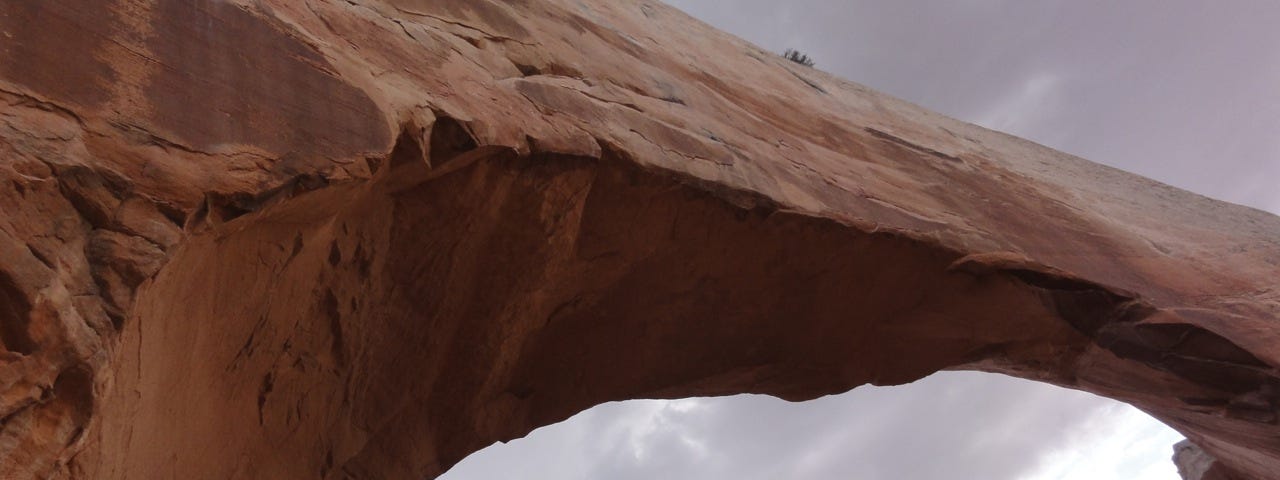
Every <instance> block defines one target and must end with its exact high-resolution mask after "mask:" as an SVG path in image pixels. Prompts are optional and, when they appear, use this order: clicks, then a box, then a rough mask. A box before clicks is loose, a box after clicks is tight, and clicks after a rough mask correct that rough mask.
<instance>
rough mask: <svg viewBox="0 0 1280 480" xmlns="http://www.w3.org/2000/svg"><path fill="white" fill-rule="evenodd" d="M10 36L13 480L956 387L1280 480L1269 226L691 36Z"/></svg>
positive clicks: (5, 28) (1241, 473)
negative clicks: (1090, 397)
mask: <svg viewBox="0 0 1280 480" xmlns="http://www.w3.org/2000/svg"><path fill="white" fill-rule="evenodd" d="M0 33H2V34H3V36H4V41H3V42H0V347H2V348H0V477H2V478H6V479H8V478H14V479H26V478H74V479H124V478H183V479H192V478H210V479H220V478H264V479H265V478H272V479H276V478H329V479H340V478H341V479H345V478H352V479H361V478H369V479H373V478H379V479H380V478H406V479H408V478H432V477H434V476H436V475H438V474H440V473H442V472H443V471H445V470H446V469H447V468H448V467H449V466H451V465H452V464H454V463H455V462H457V461H458V460H460V459H461V458H463V457H464V456H466V455H467V454H469V453H470V452H473V451H475V450H477V449H480V448H482V447H484V446H487V445H489V444H490V443H492V442H494V441H497V440H506V439H511V438H516V437H519V436H522V435H524V434H526V433H527V432H529V431H530V430H531V429H533V428H536V427H538V426H541V425H546V424H549V423H553V422H557V421H559V420H562V419H565V418H567V417H569V416H570V415H572V414H574V413H576V412H578V411H581V410H583V409H586V408H588V407H590V406H592V405H595V404H598V403H601V402H605V401H611V400H622V399H630V398H679V397H688V396H703V395H728V394H736V393H747V392H751V393H763V394H770V395H774V396H778V397H781V398H784V399H788V400H805V399H811V398H815V397H818V396H822V395H826V394H831V393H837V392H842V391H846V390H848V389H850V388H854V387H857V386H859V385H864V384H868V383H870V384H877V385H887V384H901V383H907V382H911V381H914V380H916V379H919V378H922V377H924V376H926V375H928V374H930V373H932V372H935V371H938V370H943V369H969V370H981V371H988V372H998V373H1004V374H1009V375H1014V376H1018V377H1022V378H1028V379H1033V380H1038V381H1043V382H1048V383H1052V384H1056V385H1061V386H1065V387H1069V388H1075V389H1081V390H1086V391H1090V392H1094V393H1097V394H1100V395H1104V396H1107V397H1110V398H1114V399H1117V400H1120V401H1124V402H1128V403H1130V404H1133V405H1135V406H1137V407H1138V408H1141V409H1142V410H1144V411H1146V412H1148V413H1150V414H1151V415H1153V416H1155V417H1156V418H1158V419H1160V420H1162V421H1164V422H1165V423H1167V424H1169V425H1170V426H1172V427H1173V428H1175V429H1177V430H1178V431H1180V432H1182V433H1183V434H1185V435H1186V436H1187V437H1188V438H1189V439H1190V440H1191V442H1192V443H1193V445H1188V446H1185V447H1183V448H1181V449H1180V452H1183V453H1184V454H1186V455H1189V456H1194V457H1195V460H1196V461H1197V462H1198V463H1197V465H1198V467H1197V471H1198V472H1200V473H1197V474H1198V475H1199V474H1203V475H1204V478H1231V479H1237V480H1244V479H1264V478H1275V476H1274V473H1272V472H1280V426H1278V425H1277V415H1278V410H1280V409H1278V403H1280V377H1278V375H1280V373H1278V372H1277V369H1276V367H1277V366H1278V365H1280V323H1277V319H1278V317H1280V290H1278V289H1277V279H1278V278H1280V275H1278V272H1280V243H1278V242H1280V219H1277V217H1274V216H1272V215H1269V214H1266V213H1263V212H1260V211H1256V210H1251V209H1248V208H1244V207H1239V206H1235V205H1230V204H1226V203H1223V202H1219V201H1215V200H1211V199H1207V198H1203V197H1200V196H1197V195H1194V194H1191V193H1188V192H1185V191H1181V190H1178V189H1175V188H1172V187H1168V186H1165V185H1162V184H1159V183H1157V182H1154V181H1150V180H1147V179H1144V178H1141V177H1137V176H1135V175H1131V174H1128V173H1124V172H1121V171H1117V170H1114V169H1111V168H1107V167H1104V166H1100V165H1097V164H1093V163H1090V162H1088V161H1085V160H1082V159H1079V158H1075V157H1071V156H1069V155H1066V154H1062V153H1059V152H1055V151H1053V150H1050V149H1047V148H1044V147H1041V146H1038V145H1035V144H1033V143H1031V142H1027V141H1023V140H1020V139H1017V138H1013V137H1010V136H1007V135H1003V134H1000V133H997V132H993V131H989V130H985V129H982V128H979V127H976V126H973V125H968V124H965V123H963V122H959V121H956V120H953V119H950V118H946V117H944V116H941V115H938V114H935V113H931V112H929V111H926V110H924V109H921V108H919V107H916V106H914V105H911V104H908V103H906V102H903V101H900V100H897V99H894V98H891V97H888V96H886V95H883V94H880V93H877V92H874V91H872V90H869V89H867V88H865V87H862V86H859V85H857V84H853V83H850V82H848V81H845V80H842V79H839V78H835V77H833V76H831V75H828V74H825V73H823V72H821V71H818V70H814V69H811V68H806V67H804V66H801V65H797V64H794V63H791V62H788V61H787V60H785V59H783V58H781V57H779V56H777V55H775V54H773V53H770V52H767V51H763V50H761V49H759V48H757V47H754V46H752V45H749V44H747V43H746V42H744V41H742V40H739V39H737V38H734V37H732V36H729V35H727V34H724V33H721V32H718V31H716V30H714V29H712V28H710V27H708V26H706V25H704V24H702V23H699V22H697V21H695V20H693V19H691V18H689V17H687V16H685V15H684V14H682V13H680V12H678V11H676V10H674V9H673V8H670V7H667V6H665V5H663V4H661V3H658V2H649V1H638V0H626V1H604V0H582V1H579V0H540V1H531V0H520V1H514V0H508V1H496V0H466V1H462V0H358V1H357V0H349V1H338V0H333V1H329V0H301V1H284V0H237V1H224V0H199V1H191V0H106V1H100V0H60V1H57V2H50V1H42V0H13V1H6V2H3V4H2V5H0ZM940 81H945V79H940Z"/></svg>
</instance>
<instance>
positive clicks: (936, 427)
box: [443, 0, 1280, 480]
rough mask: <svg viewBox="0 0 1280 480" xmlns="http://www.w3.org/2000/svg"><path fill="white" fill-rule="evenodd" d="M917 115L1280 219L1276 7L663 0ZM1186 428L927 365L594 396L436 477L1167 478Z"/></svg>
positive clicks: (980, 0) (1010, 0)
mask: <svg viewBox="0 0 1280 480" xmlns="http://www.w3.org/2000/svg"><path fill="white" fill-rule="evenodd" d="M668 3H670V4H672V5H674V6H676V7H678V8H681V9H683V10H685V11H686V12H689V13H690V14H692V15H694V16H696V17H698V18H701V19H703V20H704V21H706V22H708V23H710V24H712V25H714V26H717V27H719V28H721V29H724V30H727V31H729V32H731V33H734V34H737V35H738V36H741V37H743V38H746V39H747V40H749V41H751V42H753V43H756V44H757V45H760V46H761V47H764V48H766V49H769V50H774V51H781V50H784V49H786V48H796V49H799V50H802V51H804V52H806V53H808V54H809V55H810V56H811V57H813V58H814V59H815V60H816V61H817V62H818V65H817V67H818V68H821V69H823V70H826V71H829V72H832V73H835V74H837V75H840V76H842V77H845V78H848V79H850V80H853V81H856V82H859V83H862V84H865V85H868V86H871V87H873V88H876V89H878V90H881V91H883V92H886V93H889V94H892V95H895V96H898V97H900V98H904V99H907V100H909V101H912V102H915V103H918V104H920V105H923V106H925V107H927V108H930V109H933V110H936V111H939V112H942V113H945V114H948V115H951V116H954V117H956V118H959V119H962V120H965V121H970V122H974V123H978V124H980V125H983V126H986V127H989V128H994V129H997V130H1002V131H1005V132H1009V133H1012V134H1015V135H1018V136H1021V137H1025V138H1029V139H1031V140H1034V141H1037V142H1040V143H1043V144H1045V145H1048V146H1050V147H1053V148H1056V149H1059V150H1063V151H1066V152H1069V153H1073V154H1076V155H1080V156H1082V157H1085V158H1088V159H1091V160H1094V161H1097V162H1100V163H1105V164H1108V165H1112V166H1115V167H1119V168H1122V169H1125V170H1129V171H1132V172H1136V173H1139V174H1142V175H1145V176H1148V177H1152V178H1155V179H1157V180H1160V181H1163V182H1166V183H1170V184H1172V185H1175V186H1178V187H1181V188H1185V189H1188V190H1191V191H1194V192H1197V193H1201V194H1204V195H1208V196H1211V197H1215V198H1219V199H1224V200H1228V201H1231V202H1235V203H1241V204H1245V205H1249V206H1253V207H1256V208H1261V209H1265V210H1269V211H1271V212H1273V213H1275V212H1280V28H1277V25H1280V2H1276V1H1274V0H1224V1H1217V2H1211V1H1202V0H1195V1H1192V0H1125V1H1121V2H1118V1H1115V0H1059V1H1051V0H1038V1H1027V0H932V1H925V0H868V1H859V0H793V1H790V2H779V1H776V0H669V1H668ZM1180 438H1181V437H1180V436H1179V435H1177V434H1176V433H1175V432H1173V431H1171V430H1169V429H1167V428H1166V427H1164V426H1163V425H1160V424H1159V423H1157V422H1155V421H1154V420H1152V419H1151V418H1150V417H1147V416H1146V415H1144V414H1142V413H1140V412H1138V411H1137V410H1134V409H1133V408H1131V407H1128V406H1125V405H1121V404H1118V403H1115V402H1111V401H1109V400H1105V399H1101V398H1099V397H1096V396H1093V395H1089V394H1085V393H1080V392H1073V391H1067V390H1062V389H1058V388H1056V387H1050V386H1045V385H1040V384H1035V383H1031V382H1026V381H1021V380H1015V379H1009V378H1005V377H1001V376H997V375H989V374H978V373H946V374H939V375H935V376H933V377H930V378H928V379H925V380H923V381H920V382H917V383H915V384H912V385H908V386H903V387H892V388H860V389H858V390H855V391H853V392H850V393H847V394H844V395H837V396H832V397H827V398H824V399H820V400H816V401H813V402H806V403H802V404H790V403H787V402H783V401H780V400H776V399H772V398H768V397H758V396H739V397H731V398H721V399H690V400H682V401H676V402H658V401H632V402H623V403H615V404H607V405H602V406H599V407H596V408H594V409H591V410H588V411H587V412H584V413H582V414H579V415H578V416H576V417H574V418H572V419H570V420H569V421H567V422H564V423H561V424H558V425H554V426H550V427H545V428H542V429H539V430H537V431H535V432H534V433H533V434H531V435H530V436H528V437H527V438H525V439H522V440H517V441H514V442H511V443H509V444H506V445H496V446H494V447H490V448H489V449H486V450H484V451H481V452H479V453H477V454H475V455H473V456H471V457H469V458H468V459H467V460H465V461H464V462H463V463H462V464H460V465H459V466H458V467H456V468H455V469H454V470H452V471H450V472H449V473H448V474H446V475H445V476H444V477H443V478H445V479H447V480H496V479H548V480H606V479H608V480H613V479H617V480H630V479H670V480H682V479H689V480H693V479H698V480H739V479H741V480H754V479H759V480H765V479H770V480H772V479H806V480H827V479H861V480H881V479H883V480H901V479H907V480H934V479H937V480H942V479H946V480H956V479H990V480H1015V479H1018V480H1023V479H1025V480H1105V479H1116V480H1120V479H1124V480H1174V479H1176V478H1177V474H1176V472H1175V470H1174V468H1173V466H1172V463H1171V462H1170V460H1169V457H1170V456H1171V454H1172V448H1171V446H1172V444H1173V443H1174V442H1176V441H1177V440H1179V439H1180Z"/></svg>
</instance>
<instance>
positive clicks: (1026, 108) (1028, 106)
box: [972, 72, 1063, 144]
mask: <svg viewBox="0 0 1280 480" xmlns="http://www.w3.org/2000/svg"><path fill="white" fill-rule="evenodd" d="M1062 88H1063V79H1062V77H1061V76H1059V75H1056V74H1053V73H1050V72H1034V73H1030V74H1028V75H1027V76H1026V77H1025V78H1024V79H1023V80H1022V81H1021V83H1020V85H1019V86H1018V87H1017V88H1014V89H1012V90H1010V91H1008V92H1007V93H1006V94H1005V95H1004V96H1002V97H1001V98H999V99H998V100H996V101H995V102H993V103H992V104H991V105H990V106H988V107H987V108H986V109H984V110H982V111H981V112H980V113H978V114H976V115H973V116H972V121H973V122H974V123H977V124H978V125H982V126H984V127H987V128H990V129H992V130H999V131H1002V132H1007V133H1011V134H1014V135H1018V136H1022V137H1031V138H1037V139H1044V140H1043V141H1045V142H1046V143H1049V144H1053V143H1060V141H1061V140H1062V137H1060V136H1055V135H1054V134H1052V132H1045V131H1041V130H1040V129H1038V128H1037V127H1039V126H1040V125H1042V124H1043V123H1044V122H1045V120H1047V119H1049V118H1051V116H1052V115H1053V114H1055V113H1056V112H1057V111H1058V110H1059V108H1060V107H1061V105H1062V100H1063V91H1062Z"/></svg>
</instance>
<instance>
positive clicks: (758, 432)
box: [443, 372, 1179, 480]
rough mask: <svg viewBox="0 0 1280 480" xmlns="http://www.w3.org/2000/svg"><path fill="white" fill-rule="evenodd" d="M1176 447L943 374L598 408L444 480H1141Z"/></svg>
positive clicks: (1033, 397)
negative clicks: (815, 391)
mask: <svg viewBox="0 0 1280 480" xmlns="http://www.w3.org/2000/svg"><path fill="white" fill-rule="evenodd" d="M1178 439H1179V437H1178V436H1177V434H1176V433H1172V431H1171V430H1168V429H1167V427H1164V426H1163V425H1160V424H1159V423H1157V422H1155V421H1154V420H1152V419H1151V418H1150V417H1146V416H1145V415H1144V414H1142V413H1141V412H1138V411H1137V410H1134V409H1132V408H1131V407H1127V406H1123V405H1120V404H1117V403H1115V402H1112V401H1110V400H1106V399H1102V398H1100V397H1096V396H1094V395H1091V394H1087V393H1083V392H1076V391H1071V390H1065V389H1061V388H1058V387H1053V386H1049V385H1044V384H1037V383H1033V382H1028V381H1024V380H1018V379H1012V378H1009V377H1004V376H1000V375H993V374H982V373H971V372H948V373H943V374H938V375H934V376H932V377H930V378H928V379H925V380H922V381H920V382H917V383H915V384H912V385H908V386H902V387H888V388H875V387H864V388H860V389H856V390H854V391H853V392H850V393H846V394H842V395H835V396H830V397H825V398H821V399H818V400H814V401H811V402H805V403H800V404H796V403H788V402H784V401H782V400H778V399H774V398H769V397H763V396H750V395H744V396H737V397H728V398H715V399H689V400H678V401H672V402H665V401H652V400H640V401H629V402H621V403H609V404H605V405H601V406H598V407H596V408H593V409H591V410H588V411H586V412H584V413H582V414H579V415H577V416H575V417H573V418H571V419H570V420H568V421H566V422H564V423H561V424H558V425H554V426H551V427H545V428H542V429H539V430H537V431H535V432H534V433H532V434H531V435H529V437H527V438H525V439H521V440H516V441H513V442H510V443H508V444H506V445H497V446H494V447H491V448H490V449H487V450H485V451H483V452H481V453H480V454H478V455H476V456H473V458H468V459H466V460H465V461H464V462H463V463H461V464H459V465H458V466H457V467H456V468H455V469H454V470H453V471H450V472H449V473H448V474H446V476H445V477H443V478H444V479H445V480H481V479H486V480H487V479H492V478H549V479H558V480H597V479H610V480H615V479H618V480H629V479H636V480H639V479H651V478H663V479H668V480H684V479H689V480H692V479H700V480H701V479H713V480H714V479H733V480H769V479H775V478H797V479H810V480H824V479H836V478H851V477H852V478H861V479H865V480H890V479H899V478H911V479H913V480H942V479H947V480H951V479H954V478H984V479H991V480H1019V479H1027V480H1111V479H1121V478H1125V479H1132V478H1136V479H1140V480H1149V479H1150V480H1154V479H1156V478H1160V477H1159V476H1160V475H1163V474H1165V473H1167V471H1168V469H1169V468H1172V467H1171V463H1170V462H1169V455H1170V453H1171V452H1172V450H1171V447H1172V445H1173V444H1174V443H1176V441H1177V440H1178ZM549 445H550V446H549ZM1143 475H1146V476H1145V477H1144V476H1143Z"/></svg>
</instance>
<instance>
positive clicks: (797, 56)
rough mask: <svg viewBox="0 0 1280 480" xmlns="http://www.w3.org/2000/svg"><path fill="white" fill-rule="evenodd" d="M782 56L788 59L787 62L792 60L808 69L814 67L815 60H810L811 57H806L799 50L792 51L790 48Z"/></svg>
mask: <svg viewBox="0 0 1280 480" xmlns="http://www.w3.org/2000/svg"><path fill="white" fill-rule="evenodd" d="M782 56H783V57H784V58H786V59H787V60H791V61H793V62H796V63H799V64H801V65H804V66H806V67H812V66H813V59H812V58H809V56H808V55H805V54H803V53H800V52H799V51H798V50H792V49H790V48H788V49H787V51H786V53H783V54H782Z"/></svg>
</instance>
